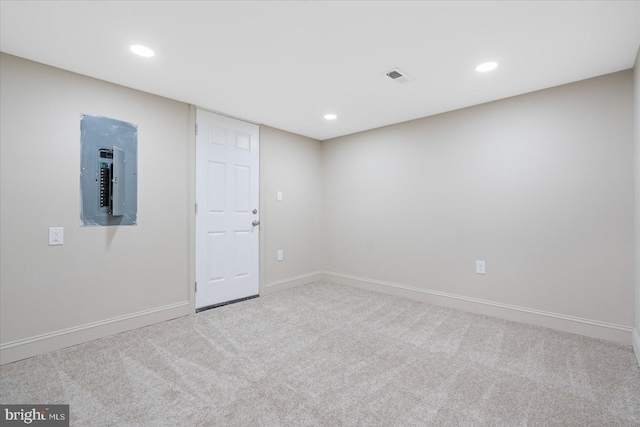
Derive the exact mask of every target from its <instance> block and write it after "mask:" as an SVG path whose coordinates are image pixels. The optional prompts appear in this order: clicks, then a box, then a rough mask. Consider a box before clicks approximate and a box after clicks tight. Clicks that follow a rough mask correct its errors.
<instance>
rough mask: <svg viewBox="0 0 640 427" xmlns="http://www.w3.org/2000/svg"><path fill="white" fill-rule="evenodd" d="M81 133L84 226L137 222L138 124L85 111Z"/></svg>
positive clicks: (81, 187)
mask: <svg viewBox="0 0 640 427" xmlns="http://www.w3.org/2000/svg"><path fill="white" fill-rule="evenodd" d="M80 133H81V138H80V199H81V202H80V218H81V221H82V225H84V226H97V225H136V224H137V219H138V176H137V175H138V127H137V126H136V125H134V124H132V123H127V122H123V121H120V120H115V119H109V118H106V117H98V116H90V115H87V114H83V115H82V118H81V120H80Z"/></svg>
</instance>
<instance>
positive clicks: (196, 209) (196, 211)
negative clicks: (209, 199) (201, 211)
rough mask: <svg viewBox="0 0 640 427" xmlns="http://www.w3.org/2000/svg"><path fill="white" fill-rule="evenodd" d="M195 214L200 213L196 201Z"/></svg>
mask: <svg viewBox="0 0 640 427" xmlns="http://www.w3.org/2000/svg"><path fill="white" fill-rule="evenodd" d="M194 212H195V214H196V215H198V203H196V208H195V210H194Z"/></svg>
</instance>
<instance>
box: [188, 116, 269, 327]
mask: <svg viewBox="0 0 640 427" xmlns="http://www.w3.org/2000/svg"><path fill="white" fill-rule="evenodd" d="M198 110H203V111H207V112H209V113H214V114H218V115H221V116H225V117H229V118H231V119H236V120H242V121H244V122H247V123H252V124H254V125H257V126H258V138H259V139H260V142H262V140H261V137H262V126H263V125H261V124H260V123H256V122H253V121H251V120H247V119H244V118H242V117H237V116H232V115H229V114H225V113H221V112H219V111H215V110H211V109H208V108H204V107H198V106H197V105H192V104H190V105H189V133H188V138H187V143H188V155H187V170H188V178H187V186H188V198H187V199H188V201H187V218H188V229H189V231H188V232H189V236H188V239H187V245H188V257H187V258H188V260H187V263H188V277H187V294H188V297H189V314H190V315H195V314H196V210H195V209H196V162H197V157H196V119H197V113H198ZM263 152H264V150H263V145H262V144H260V149H259V151H258V165H259V170H258V172H259V173H258V206H259V207H258V209H259V210H260V226H259V227H257V228H258V233H259V234H258V252H259V253H258V263H259V265H258V295H259V296H262V295H264V289H265V278H266V271H265V267H266V265H267V264H266V259H265V256H266V238H265V236H266V230H267V212H266V209H265V208H266V203H265V198H264V197H262V196H263V194H264V191H265V183H264V181H265V180H264V168H263V167H262V165H263V156H264V154H263Z"/></svg>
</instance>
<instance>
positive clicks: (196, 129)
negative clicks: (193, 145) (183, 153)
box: [196, 123, 198, 136]
mask: <svg viewBox="0 0 640 427" xmlns="http://www.w3.org/2000/svg"><path fill="white" fill-rule="evenodd" d="M197 135H198V124H197V123H196V136H197Z"/></svg>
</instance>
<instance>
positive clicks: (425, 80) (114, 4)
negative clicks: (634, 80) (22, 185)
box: [0, 1, 640, 140]
mask: <svg viewBox="0 0 640 427" xmlns="http://www.w3.org/2000/svg"><path fill="white" fill-rule="evenodd" d="M131 44H144V45H146V46H149V47H151V48H152V49H154V50H155V52H156V56H155V57H153V58H150V59H145V58H141V57H137V56H135V55H133V54H132V53H131V52H130V51H129V46H130V45H131ZM639 45H640V2H639V1H591V2H589V1H585V2H570V1H553V2H552V1H547V2H543V1H533V2H525V1H522V2H506V1H499V2H489V1H471V2H462V1H458V2H455V1H454V2H444V1H443V2H437V1H431V2H419V1H411V2H403V1H392V2H391V1H390V2H387V1H350V2H337V1H318V2H314V1H281V2H274V1H254V2H240V1H235V2H220V1H217V2H213V1H193V2H191V1H140V2H134V1H105V2H94V1H84V2H82V1H64V2H63V1H44V2H26V1H1V2H0V50H1V51H3V52H6V53H9V54H12V55H17V56H21V57H24V58H27V59H31V60H34V61H38V62H42V63H44V64H49V65H52V66H55V67H59V68H63V69H65V70H70V71H74V72H77V73H80V74H85V75H87V76H91V77H95V78H98V79H102V80H107V81H110V82H114V83H117V84H121V85H124V86H128V87H131V88H135V89H139V90H142V91H145V92H150V93H154V94H157V95H162V96H165V97H168V98H172V99H176V100H179V101H183V102H187V103H191V104H194V105H197V106H201V107H204V108H207V109H210V110H214V111H218V112H221V113H224V114H228V115H231V116H236V117H239V118H243V119H245V120H249V121H252V122H256V123H262V124H266V125H269V126H273V127H277V128H280V129H284V130H287V131H290V132H294V133H298V134H301V135H306V136H310V137H312V138H316V139H319V140H325V139H328V138H332V137H336V136H340V135H345V134H350V133H354V132H359V131H363V130H366V129H371V128H376V127H380V126H384V125H388V124H392V123H398V122H402V121H406V120H411V119H415V118H419V117H424V116H429V115H433V114H438V113H442V112H445V111H450V110H454V109H458V108H463V107H467V106H470V105H476V104H480V103H484V102H488V101H492V100H496V99H500V98H505V97H509V96H514V95H518V94H522V93H526V92H531V91H534V90H539V89H543V88H547V87H551V86H556V85H561V84H565V83H569V82H573V81H577V80H582V79H586V78H589V77H594V76H598V75H602V74H607V73H612V72H615V71H620V70H625V69H628V68H631V67H632V66H633V64H634V61H635V56H636V53H637V51H638V46H639ZM488 60H493V61H497V62H498V63H499V66H498V68H497V69H496V70H495V71H492V72H490V73H485V74H480V73H477V72H476V71H475V67H476V65H478V64H480V63H482V62H485V61H488ZM395 67H399V68H401V69H402V70H404V71H405V72H406V73H408V74H409V75H410V76H411V77H412V78H413V79H414V81H412V82H410V83H407V84H404V85H400V84H398V83H396V82H394V81H392V80H390V79H389V78H388V77H386V76H384V74H383V73H384V72H385V71H387V70H389V69H391V68H395ZM326 113H335V114H337V115H338V119H337V120H334V121H326V120H324V119H323V116H324V114H326Z"/></svg>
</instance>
